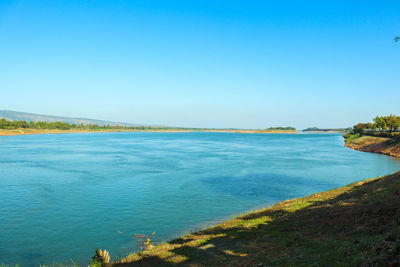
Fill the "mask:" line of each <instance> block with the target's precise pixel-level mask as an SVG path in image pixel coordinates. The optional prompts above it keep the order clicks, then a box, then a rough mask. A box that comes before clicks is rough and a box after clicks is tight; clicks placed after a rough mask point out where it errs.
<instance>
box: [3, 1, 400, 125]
mask: <svg viewBox="0 0 400 267" xmlns="http://www.w3.org/2000/svg"><path fill="white" fill-rule="evenodd" d="M396 35H400V1H398V0H396V1H348V0H347V1H320V0H319V1H266V0H260V1H252V0H246V1H245V0H243V1H234V0H227V1H218V0H210V1H208V0H203V1H199V0H187V1H183V0H181V1H175V0H168V1H164V0H159V1H153V0H144V1H133V0H132V1H128V0H125V1H122V0H110V1H99V0H88V1H82V0H65V1H61V0H48V1H43V0H42V1H40V0H31V1H23V0H16V1H8V0H2V1H0V93H1V94H0V109H11V110H16V111H25V112H33V113H42V114H49V115H61V116H78V117H88V118H97V119H106V120H113V121H122V122H133V123H142V124H161V125H173V126H196V127H238V128H265V127H269V126H283V125H285V126H286V125H291V126H295V127H299V128H303V127H308V126H320V127H341V126H351V125H353V124H355V123H357V122H359V121H369V120H371V119H372V118H373V117H374V116H375V115H378V114H379V115H385V114H390V113H395V114H400V102H399V100H400V42H399V43H395V42H394V41H393V38H394V37H395V36H396Z"/></svg>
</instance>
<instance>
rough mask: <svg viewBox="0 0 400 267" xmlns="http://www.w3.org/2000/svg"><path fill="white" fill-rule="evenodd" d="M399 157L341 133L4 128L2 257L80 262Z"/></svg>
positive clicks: (365, 172)
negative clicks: (18, 132) (20, 132)
mask: <svg viewBox="0 0 400 267" xmlns="http://www.w3.org/2000/svg"><path fill="white" fill-rule="evenodd" d="M399 169H400V161H396V160H393V159H391V158H389V157H386V156H382V155H377V154H371V153H365V152H359V151H354V150H350V149H348V148H345V147H343V138H342V137H341V135H339V134H301V135H289V134H288V135H285V134H280V135H279V134H269V135H262V134H235V133H96V134H94V133H92V134H63V135H30V136H6V137H0V264H1V262H3V263H8V264H15V263H19V264H22V265H23V266H25V265H29V264H38V263H41V264H48V263H52V262H53V260H56V262H70V259H71V258H72V259H73V260H74V261H75V262H79V263H81V264H84V263H87V262H88V261H89V259H90V257H91V256H92V255H93V254H94V249H95V248H106V249H107V250H109V251H110V254H111V256H112V258H114V259H115V258H116V257H117V256H126V255H127V254H128V253H129V252H131V251H132V250H135V249H137V243H136V240H135V239H134V238H133V236H134V234H150V233H152V232H156V239H157V241H165V240H168V239H171V238H174V237H177V236H179V235H182V234H184V233H187V232H189V231H191V230H195V229H199V228H201V227H204V226H206V225H212V224H215V223H217V222H220V221H222V220H224V219H227V218H230V217H231V216H232V215H236V214H240V213H243V212H245V211H249V210H252V209H256V208H261V207H266V206H268V205H271V204H273V203H275V202H277V201H281V200H285V199H289V198H294V197H300V196H305V195H308V194H310V193H313V192H318V191H322V190H327V189H331V188H335V187H338V186H342V185H346V184H348V183H351V182H354V181H358V180H361V179H364V178H369V177H376V176H380V175H384V174H389V173H393V172H395V171H397V170H399Z"/></svg>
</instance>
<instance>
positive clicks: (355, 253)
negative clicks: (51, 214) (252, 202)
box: [110, 172, 400, 266]
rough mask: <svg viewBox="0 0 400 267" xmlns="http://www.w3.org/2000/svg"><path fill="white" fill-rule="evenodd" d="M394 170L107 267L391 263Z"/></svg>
mask: <svg viewBox="0 0 400 267" xmlns="http://www.w3.org/2000/svg"><path fill="white" fill-rule="evenodd" d="M399 207H400V172H398V173H395V174H393V175H388V176H385V177H382V178H375V179H369V180H365V181H362V182H358V183H354V184H350V185H348V186H345V187H341V188H337V189H334V190H330V191H326V192H322V193H317V194H314V195H311V196H308V197H304V198H299V199H292V200H287V201H283V202H280V203H278V204H276V205H275V206H273V207H271V208H268V209H265V210H260V211H257V212H253V213H249V214H247V215H244V216H241V217H238V218H235V219H232V220H229V221H226V222H224V223H221V224H219V225H218V226H216V227H213V228H209V229H206V230H203V231H199V232H196V233H193V234H189V235H187V236H185V237H182V238H180V239H176V240H172V241H170V242H166V243H162V244H159V245H157V246H154V247H152V248H150V249H149V250H146V251H144V252H142V253H139V254H132V255H129V256H128V257H126V258H125V259H124V260H122V261H119V262H115V263H113V264H110V265H111V266H176V265H182V266H398V265H397V264H399V262H400V208H399Z"/></svg>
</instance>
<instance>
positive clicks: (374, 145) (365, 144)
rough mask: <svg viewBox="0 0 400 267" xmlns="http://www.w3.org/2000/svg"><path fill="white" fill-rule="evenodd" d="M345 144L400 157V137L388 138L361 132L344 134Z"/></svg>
mask: <svg viewBox="0 0 400 267" xmlns="http://www.w3.org/2000/svg"><path fill="white" fill-rule="evenodd" d="M343 136H344V138H345V146H346V147H349V148H352V149H356V150H359V151H365V152H373V153H379V154H384V155H388V156H391V157H395V158H398V159H400V137H396V138H387V137H377V136H369V135H360V134H350V133H349V134H344V135H343Z"/></svg>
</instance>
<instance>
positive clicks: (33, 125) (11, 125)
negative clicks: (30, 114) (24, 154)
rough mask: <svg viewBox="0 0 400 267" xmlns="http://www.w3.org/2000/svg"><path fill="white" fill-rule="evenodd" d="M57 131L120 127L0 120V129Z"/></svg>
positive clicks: (115, 127) (61, 122) (117, 127)
mask: <svg viewBox="0 0 400 267" xmlns="http://www.w3.org/2000/svg"><path fill="white" fill-rule="evenodd" d="M21 128H29V129H58V130H71V129H119V128H122V126H110V125H97V124H87V125H84V124H69V123H66V122H63V121H53V122H47V121H37V122H35V121H31V122H26V121H24V120H22V121H17V120H7V119H4V118H3V119H0V129H21Z"/></svg>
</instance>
